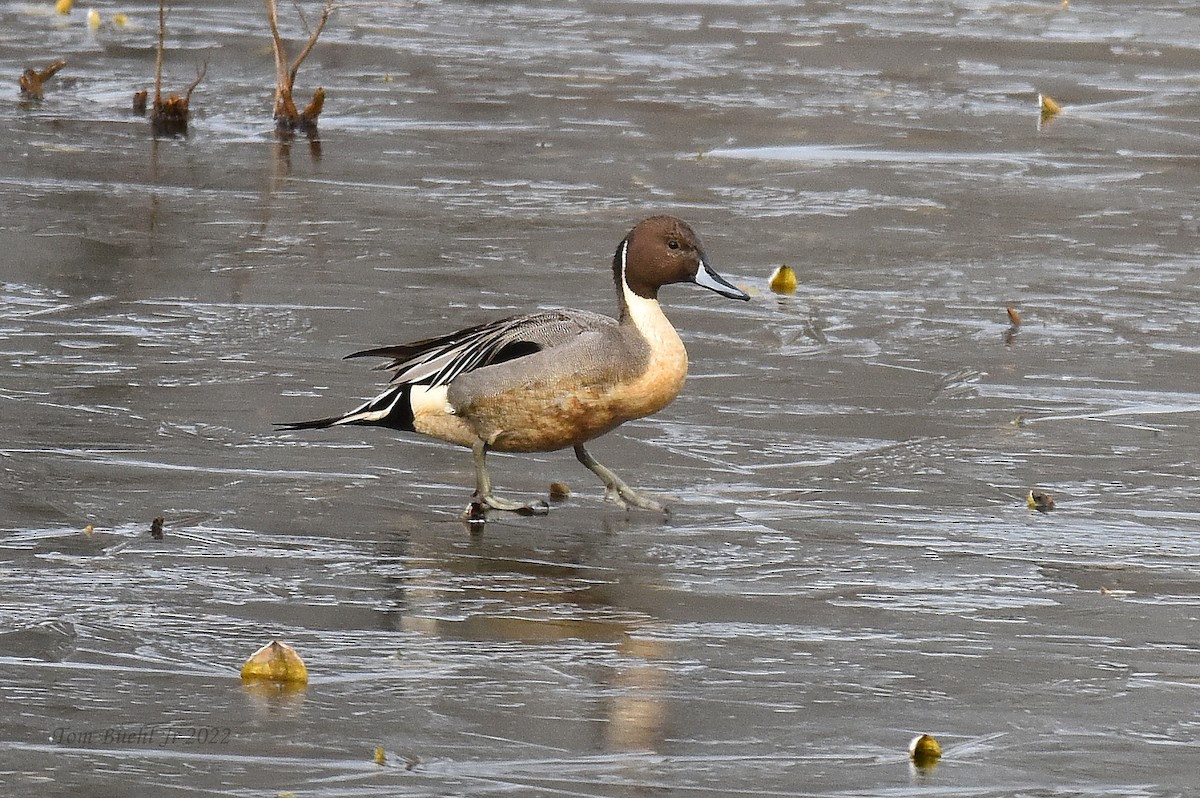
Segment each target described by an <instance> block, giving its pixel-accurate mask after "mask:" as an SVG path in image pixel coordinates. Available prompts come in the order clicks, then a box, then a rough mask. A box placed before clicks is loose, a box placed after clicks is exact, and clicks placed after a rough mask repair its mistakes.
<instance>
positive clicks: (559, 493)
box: [550, 482, 571, 502]
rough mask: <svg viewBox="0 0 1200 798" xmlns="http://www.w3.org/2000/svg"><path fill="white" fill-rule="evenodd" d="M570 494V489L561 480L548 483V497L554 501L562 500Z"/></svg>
mask: <svg viewBox="0 0 1200 798" xmlns="http://www.w3.org/2000/svg"><path fill="white" fill-rule="evenodd" d="M570 495H571V489H570V488H568V487H567V486H566V485H564V484H563V483H561V482H551V483H550V498H551V499H553V500H554V501H556V502H560V501H563V500H564V499H566V498H567V497H568V496H570Z"/></svg>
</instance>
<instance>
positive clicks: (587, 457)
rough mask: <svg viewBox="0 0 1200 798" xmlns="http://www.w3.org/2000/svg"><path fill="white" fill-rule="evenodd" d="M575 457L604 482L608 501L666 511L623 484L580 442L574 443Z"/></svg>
mask: <svg viewBox="0 0 1200 798" xmlns="http://www.w3.org/2000/svg"><path fill="white" fill-rule="evenodd" d="M575 459H577V460H578V461H579V462H581V463H583V465H584V467H585V468H587V470H589V471H591V472H592V473H593V474H595V475H596V476H598V477H600V481H601V482H603V483H604V498H606V499H608V500H609V501H611V502H616V503H617V504H620V505H621V506H625V505H628V504H632V505H633V506H635V507H641V508H642V509H645V510H658V511H659V512H660V513H661V512H666V511H667V508H666V507H664V506H662V505H661V504H659V503H658V502H656V501H654V499H651V498H650V497H649V496H646V495H645V494H642V493H638V492H637V491H636V490H634V489H633V488H631V487H629V485H627V484H625V480H623V479H621V478H620V477H619V476H617V475H616V474H614V473H613V472H612V470H611V469H609V468H607V467H606V466H603V465H601V464H600V463H599V461H597V460H596V458H595V457H592V455H591V452H589V451H588V450H587V449H585V448H583V444H582V443H577V444H575Z"/></svg>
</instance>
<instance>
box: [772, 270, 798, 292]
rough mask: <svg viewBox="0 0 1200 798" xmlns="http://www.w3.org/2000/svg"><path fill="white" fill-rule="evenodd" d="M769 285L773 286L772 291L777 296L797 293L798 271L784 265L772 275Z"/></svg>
mask: <svg viewBox="0 0 1200 798" xmlns="http://www.w3.org/2000/svg"><path fill="white" fill-rule="evenodd" d="M768 284H769V285H770V286H771V290H772V291H774V292H775V293H777V294H794V293H796V270H795V269H793V268H792V267H791V266H788V265H787V264H784V265H783V266H780V267H779V268H778V269H776V270H775V271H774V272H773V273H772V274H771V279H770V281H769V283H768Z"/></svg>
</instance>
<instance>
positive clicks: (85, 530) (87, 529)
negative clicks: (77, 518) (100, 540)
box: [83, 524, 96, 538]
mask: <svg viewBox="0 0 1200 798" xmlns="http://www.w3.org/2000/svg"><path fill="white" fill-rule="evenodd" d="M83 534H84V535H86V536H87V537H89V538H90V537H91V536H92V535H94V534H96V528H95V527H94V526H92V525H91V524H88V525H87V526H85V527H84V528H83Z"/></svg>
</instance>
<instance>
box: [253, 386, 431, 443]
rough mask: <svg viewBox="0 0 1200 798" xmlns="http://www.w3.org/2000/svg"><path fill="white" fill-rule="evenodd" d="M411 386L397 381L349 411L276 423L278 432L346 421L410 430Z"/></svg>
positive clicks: (339, 424) (341, 424)
mask: <svg viewBox="0 0 1200 798" xmlns="http://www.w3.org/2000/svg"><path fill="white" fill-rule="evenodd" d="M411 399H412V386H411V385H396V386H394V387H392V388H388V389H387V390H386V391H384V392H383V393H381V394H379V396H376V397H375V398H374V399H371V400H370V401H368V402H365V403H364V404H362V405H360V406H359V407H356V408H354V409H353V410H351V411H350V412H349V413H346V414H345V415H341V416H330V417H329V418H318V419H314V420H312V421H296V422H291V423H287V424H276V425H275V427H276V429H278V430H280V431H281V432H286V431H290V430H304V429H328V428H329V427H341V426H346V425H348V424H354V425H360V426H373V427H390V428H392V429H398V430H402V431H404V432H412V431H413V410H412V401H411Z"/></svg>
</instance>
